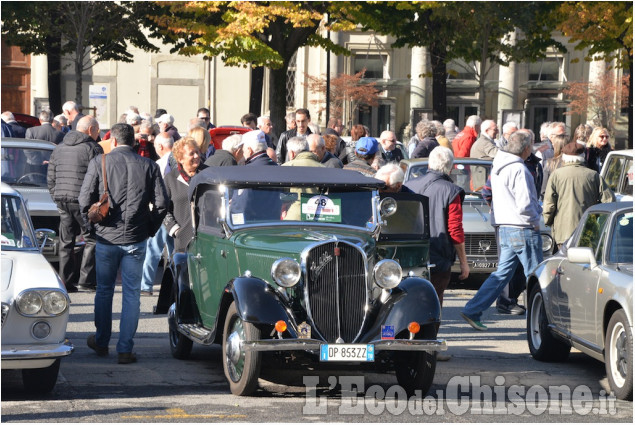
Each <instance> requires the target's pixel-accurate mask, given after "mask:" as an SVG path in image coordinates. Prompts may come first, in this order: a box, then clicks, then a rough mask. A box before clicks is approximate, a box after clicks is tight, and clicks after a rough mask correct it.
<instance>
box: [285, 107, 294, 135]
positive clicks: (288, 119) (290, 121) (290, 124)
mask: <svg viewBox="0 0 635 425" xmlns="http://www.w3.org/2000/svg"><path fill="white" fill-rule="evenodd" d="M284 121H285V123H286V127H287V130H286V131H289V130H293V129H294V128H295V112H289V113H288V114H287V115H285V116H284Z"/></svg>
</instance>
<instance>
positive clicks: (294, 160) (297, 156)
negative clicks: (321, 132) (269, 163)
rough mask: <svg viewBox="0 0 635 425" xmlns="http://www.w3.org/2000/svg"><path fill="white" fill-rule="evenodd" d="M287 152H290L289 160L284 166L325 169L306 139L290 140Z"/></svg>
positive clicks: (296, 138)
mask: <svg viewBox="0 0 635 425" xmlns="http://www.w3.org/2000/svg"><path fill="white" fill-rule="evenodd" d="M310 136H313V137H316V136H317V137H318V138H320V136H318V135H317V134H311V135H310ZM322 142H324V139H322ZM322 147H324V145H322ZM287 151H288V152H289V160H288V161H287V162H285V163H284V164H282V165H283V166H292V167H325V166H324V165H322V164H321V163H320V159H319V158H318V156H317V155H316V154H314V153H313V152H311V151H310V150H309V142H308V141H307V139H305V138H304V137H297V136H296V137H292V138H291V139H289V141H288V142H287Z"/></svg>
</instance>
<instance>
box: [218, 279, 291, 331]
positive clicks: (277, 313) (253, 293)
mask: <svg viewBox="0 0 635 425" xmlns="http://www.w3.org/2000/svg"><path fill="white" fill-rule="evenodd" d="M225 293H226V294H227V295H229V294H231V296H232V297H233V300H234V302H235V303H236V308H237V310H238V314H240V317H241V318H242V319H243V320H244V321H245V322H250V323H253V324H255V325H270V326H274V325H275V324H276V322H277V321H278V320H284V321H285V322H287V325H288V332H289V333H290V334H291V336H292V337H293V338H295V337H296V336H297V335H296V334H295V330H294V329H293V327H294V326H293V325H294V322H293V321H291V316H290V314H289V313H288V310H287V308H286V307H285V305H284V302H283V301H282V300H281V299H280V296H279V295H278V293H277V292H276V290H275V289H274V288H272V287H271V286H270V285H269V284H267V282H265V281H264V280H262V279H258V278H255V277H237V278H234V279H232V280H231V281H230V282H229V283H228V284H227V288H226V289H225ZM223 304H225V303H223ZM228 304H229V303H227V305H228ZM223 320H224V318H223Z"/></svg>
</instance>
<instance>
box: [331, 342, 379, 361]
mask: <svg viewBox="0 0 635 425" xmlns="http://www.w3.org/2000/svg"><path fill="white" fill-rule="evenodd" d="M320 361H322V362H374V361H375V347H374V346H373V345H372V344H322V345H321V346H320Z"/></svg>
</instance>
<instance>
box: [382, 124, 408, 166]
mask: <svg viewBox="0 0 635 425" xmlns="http://www.w3.org/2000/svg"><path fill="white" fill-rule="evenodd" d="M379 149H380V152H381V158H382V159H383V160H384V161H386V162H392V161H395V162H399V161H401V160H402V159H403V152H401V149H398V148H397V138H396V137H395V133H393V132H392V131H388V130H386V131H382V133H381V135H380V136H379Z"/></svg>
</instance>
